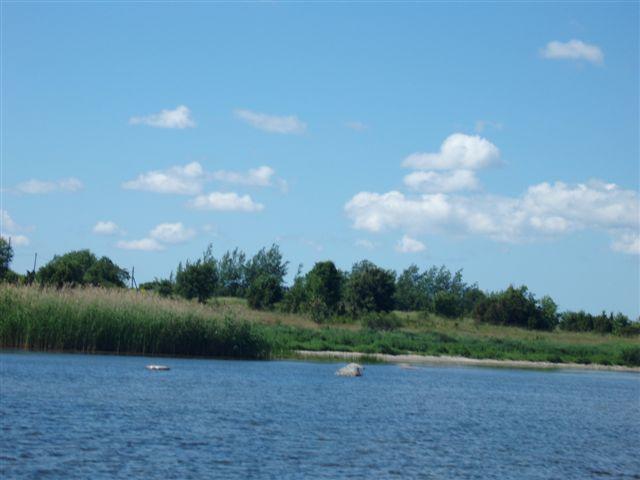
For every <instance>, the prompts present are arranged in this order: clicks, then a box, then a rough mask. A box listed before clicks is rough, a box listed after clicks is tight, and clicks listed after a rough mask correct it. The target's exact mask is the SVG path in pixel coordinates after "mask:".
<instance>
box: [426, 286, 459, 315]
mask: <svg viewBox="0 0 640 480" xmlns="http://www.w3.org/2000/svg"><path fill="white" fill-rule="evenodd" d="M433 307H434V310H435V312H436V313H437V314H438V315H442V316H443V317H447V318H458V317H460V316H461V315H462V313H463V304H462V302H461V301H460V297H459V296H458V295H456V294H455V293H454V292H447V291H444V290H441V291H439V292H437V293H436V295H435V297H434V299H433Z"/></svg>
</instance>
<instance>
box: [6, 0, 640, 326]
mask: <svg viewBox="0 0 640 480" xmlns="http://www.w3.org/2000/svg"><path fill="white" fill-rule="evenodd" d="M638 24H639V12H638V4H637V3H619V4H615V3H611V2H607V3H602V4H597V3H589V4H586V5H577V4H569V3H567V4H564V5H553V4H549V3H545V4H541V5H534V4H531V5H525V4H498V3H496V4H491V3H482V4H480V5H478V4H463V3H458V4H452V5H445V4H392V3H376V4H366V3H344V4H340V3H331V4H325V5H323V4H319V3H315V4H305V5H302V4H294V3H278V2H273V3H247V4H241V5H235V6H234V5H231V4H213V3H211V4H206V3H198V4H188V5H185V4H181V5H178V4H166V3H163V4H150V3H147V4H127V3H118V4H108V3H94V4H89V3H85V4H83V3H72V4H64V3H56V4H49V5H47V4H43V3H32V4H29V3H26V2H21V3H7V2H5V3H3V4H2V85H1V86H2V89H1V90H2V107H1V109H2V207H1V210H2V234H3V235H4V236H10V237H12V242H13V243H14V245H15V252H16V256H15V261H14V264H13V267H14V269H16V270H17V271H20V272H22V271H25V270H26V269H27V268H29V267H30V265H31V262H32V260H33V254H34V252H38V255H39V256H38V258H39V262H40V263H42V262H44V261H47V260H49V259H50V258H51V257H52V256H53V255H54V254H56V253H62V252H66V251H69V250H72V249H78V248H90V249H92V250H93V251H95V252H96V253H97V254H99V255H108V256H110V257H111V258H113V259H114V260H115V261H117V262H118V263H119V264H121V265H123V266H125V267H127V268H130V267H131V266H134V265H135V269H136V277H137V279H138V281H144V280H149V279H152V278H153V277H156V276H159V277H160V276H167V275H168V274H169V273H170V272H171V271H172V270H173V269H175V266H176V265H177V263H178V261H179V260H184V259H186V258H194V257H196V256H198V255H199V254H200V253H201V252H202V250H203V249H204V248H205V247H206V245H207V244H208V243H209V242H212V243H213V245H214V251H215V252H216V253H217V254H218V255H221V254H222V253H223V252H224V251H226V250H227V249H230V248H233V247H235V246H239V247H240V248H242V249H244V250H246V251H247V252H249V253H253V252H255V251H256V250H258V249H259V248H260V247H262V246H265V245H269V244H271V243H272V242H277V243H279V244H280V246H281V249H282V250H283V252H284V254H285V257H286V258H287V259H288V260H290V262H291V268H290V271H291V273H292V274H293V273H295V270H296V267H297V265H298V264H299V263H302V264H304V267H305V269H308V268H310V267H311V266H312V265H313V263H314V262H315V261H318V260H323V259H333V260H334V261H336V263H337V264H338V265H339V267H341V268H345V269H347V268H350V266H351V264H352V263H354V262H355V261H358V260H361V259H363V258H368V259H370V260H372V261H374V262H376V263H378V264H380V265H383V266H385V267H388V268H393V269H396V270H401V269H402V268H404V267H406V266H408V265H409V264H410V263H417V264H418V265H419V266H422V267H427V266H430V265H434V264H435V265H440V264H445V265H447V266H448V267H450V268H451V269H458V268H464V273H465V278H466V279H467V280H468V281H477V282H478V283H479V285H480V287H482V288H484V289H487V290H495V289H501V288H504V287H506V286H507V285H509V284H510V283H513V284H523V283H524V284H526V285H528V286H529V287H530V288H531V289H532V291H534V292H535V293H536V294H537V295H544V294H549V295H551V296H552V297H554V298H555V299H556V301H557V302H558V303H559V304H560V306H561V308H570V309H579V308H584V309H587V310H589V311H593V312H597V311H600V310H602V309H607V310H615V311H618V310H620V311H622V312H624V313H626V314H629V315H633V316H637V315H639V314H640V305H639V298H638V297H639V293H638V292H639V291H640V280H639V277H640V272H639V270H640V265H639V255H638V254H639V253H640V236H639V226H638V225H639V219H638V215H639V213H638V212H639V204H638V188H639V163H638V162H639V158H640V151H639V138H638V135H639V134H638V131H639V127H640V125H639V120H638V117H639V112H638V105H639V101H640V99H639V93H638V89H639V87H638V85H639V83H640V79H639V73H638V72H639V65H638V58H639V54H640V51H639V46H638V38H639V36H638V33H639V32H638Z"/></svg>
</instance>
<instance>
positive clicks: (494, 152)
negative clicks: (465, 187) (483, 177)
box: [402, 133, 500, 170]
mask: <svg viewBox="0 0 640 480" xmlns="http://www.w3.org/2000/svg"><path fill="white" fill-rule="evenodd" d="M499 159H500V150H498V147H496V146H495V145H494V144H493V143H491V142H490V141H489V140H487V139H485V138H482V137H480V136H479V135H465V134H464V133H454V134H452V135H450V136H449V137H447V138H446V139H445V141H444V142H442V145H441V146H440V151H439V152H436V153H412V154H411V155H409V156H408V157H407V158H405V160H404V162H403V163H402V165H403V166H405V167H409V168H415V169H419V170H456V169H463V170H478V169H481V168H485V167H488V166H490V165H493V164H495V163H497V162H498V161H499Z"/></svg>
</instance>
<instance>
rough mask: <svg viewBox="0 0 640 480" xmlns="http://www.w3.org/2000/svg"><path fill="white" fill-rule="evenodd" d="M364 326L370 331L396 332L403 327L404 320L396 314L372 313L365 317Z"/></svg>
mask: <svg viewBox="0 0 640 480" xmlns="http://www.w3.org/2000/svg"><path fill="white" fill-rule="evenodd" d="M361 322H362V326H363V327H365V328H368V329H369V330H385V331H388V330H396V329H398V328H400V327H402V320H401V319H400V317H398V316H397V315H396V314H395V313H379V312H370V313H367V314H365V315H363V317H362V319H361Z"/></svg>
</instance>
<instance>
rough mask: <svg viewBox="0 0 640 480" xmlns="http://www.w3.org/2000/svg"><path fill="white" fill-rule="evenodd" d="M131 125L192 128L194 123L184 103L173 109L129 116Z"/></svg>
mask: <svg viewBox="0 0 640 480" xmlns="http://www.w3.org/2000/svg"><path fill="white" fill-rule="evenodd" d="M129 123H130V124H131V125H148V126H150V127H156V128H178V129H183V128H193V127H195V126H196V123H195V122H194V121H193V119H192V118H191V111H190V110H189V109H188V108H187V107H185V106H184V105H179V106H178V107H176V108H175V110H162V111H161V112H159V113H153V114H151V115H146V116H142V117H131V118H130V119H129Z"/></svg>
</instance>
